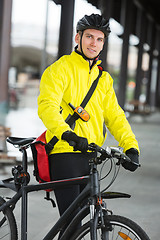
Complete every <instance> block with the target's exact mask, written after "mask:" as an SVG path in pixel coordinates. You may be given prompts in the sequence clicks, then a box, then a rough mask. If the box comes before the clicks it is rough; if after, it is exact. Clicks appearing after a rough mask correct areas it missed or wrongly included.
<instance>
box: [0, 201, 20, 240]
mask: <svg viewBox="0 0 160 240" xmlns="http://www.w3.org/2000/svg"><path fill="white" fill-rule="evenodd" d="M3 203H5V200H4V199H3V198H2V197H0V206H1V205H2V204H3ZM0 239H2V240H17V239H18V234H17V225H16V221H15V217H14V215H13V212H12V210H11V209H10V208H9V207H7V208H6V209H5V211H4V212H0Z"/></svg>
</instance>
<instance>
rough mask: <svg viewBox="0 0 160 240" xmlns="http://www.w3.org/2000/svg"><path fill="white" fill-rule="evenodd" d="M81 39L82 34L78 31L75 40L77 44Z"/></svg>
mask: <svg viewBox="0 0 160 240" xmlns="http://www.w3.org/2000/svg"><path fill="white" fill-rule="evenodd" d="M79 41H80V35H79V33H77V34H76V36H75V42H76V43H77V44H79Z"/></svg>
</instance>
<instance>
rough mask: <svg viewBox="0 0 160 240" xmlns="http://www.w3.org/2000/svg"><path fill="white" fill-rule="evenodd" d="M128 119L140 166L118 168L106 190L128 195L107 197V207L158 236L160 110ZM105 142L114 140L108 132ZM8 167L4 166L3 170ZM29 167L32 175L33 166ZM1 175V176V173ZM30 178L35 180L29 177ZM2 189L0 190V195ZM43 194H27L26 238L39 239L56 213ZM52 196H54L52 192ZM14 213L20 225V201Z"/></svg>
mask: <svg viewBox="0 0 160 240" xmlns="http://www.w3.org/2000/svg"><path fill="white" fill-rule="evenodd" d="M129 122H130V123H131V126H132V129H133V132H134V133H135V135H136V137H137V140H138V141H139V145H140V149H141V155H140V161H141V165H142V166H141V168H139V169H138V170H137V171H136V172H134V173H132V172H129V171H126V170H124V169H123V168H121V169H120V173H119V176H118V178H117V179H116V181H115V183H114V184H113V185H112V186H111V187H110V189H109V190H110V191H120V192H126V193H129V194H131V195H132V197H131V199H119V200H118V199H114V200H109V201H108V209H111V210H113V212H114V214H119V215H123V216H126V217H129V218H131V219H132V220H134V221H135V222H137V223H138V224H139V225H140V226H141V227H142V228H143V229H144V230H145V231H146V232H147V233H148V235H149V236H150V239H151V240H153V239H155V240H158V239H159V236H160V224H159V218H160V113H155V114H152V115H151V116H146V117H141V116H132V117H130V118H129ZM105 144H107V145H116V144H117V143H116V141H115V140H114V139H113V137H112V136H111V135H110V134H109V135H108V139H107V141H106V143H105ZM9 168H10V167H6V168H5V170H6V172H8V170H9ZM29 168H30V171H31V175H32V169H33V166H32V165H31V166H30V167H29ZM106 168H107V166H106ZM106 171H107V169H106ZM1 177H4V175H3V173H1ZM32 182H35V180H34V179H33V177H32ZM105 185H106V182H105V183H104V182H103V186H105ZM6 191H7V190H0V193H1V194H0V195H3V193H5V192H6ZM9 194H10V193H9ZM44 196H45V193H44V192H37V193H31V194H30V195H29V215H28V217H29V221H28V239H29V240H40V239H43V236H44V235H45V233H46V232H47V230H48V229H50V228H51V226H52V225H53V223H54V222H55V220H56V219H57V217H58V212H57V208H54V209H53V208H52V207H51V204H50V202H47V201H45V200H43V197H44ZM52 196H53V197H54V194H53V193H52ZM15 214H16V217H17V220H18V221H17V222H18V226H19V228H20V203H19V205H18V206H17V207H16V210H15ZM19 239H20V237H19Z"/></svg>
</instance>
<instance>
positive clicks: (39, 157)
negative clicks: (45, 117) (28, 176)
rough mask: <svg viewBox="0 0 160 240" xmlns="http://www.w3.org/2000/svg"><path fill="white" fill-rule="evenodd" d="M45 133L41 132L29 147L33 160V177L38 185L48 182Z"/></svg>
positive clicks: (48, 169)
mask: <svg viewBox="0 0 160 240" xmlns="http://www.w3.org/2000/svg"><path fill="white" fill-rule="evenodd" d="M45 146H46V131H45V132H43V133H42V134H41V135H40V136H39V137H38V138H37V139H36V140H35V142H34V143H33V144H32V145H31V149H32V154H33V160H34V173H33V174H34V176H35V177H36V180H37V181H38V182H39V183H42V182H50V181H51V179H50V168H49V159H48V154H47V153H46V149H45Z"/></svg>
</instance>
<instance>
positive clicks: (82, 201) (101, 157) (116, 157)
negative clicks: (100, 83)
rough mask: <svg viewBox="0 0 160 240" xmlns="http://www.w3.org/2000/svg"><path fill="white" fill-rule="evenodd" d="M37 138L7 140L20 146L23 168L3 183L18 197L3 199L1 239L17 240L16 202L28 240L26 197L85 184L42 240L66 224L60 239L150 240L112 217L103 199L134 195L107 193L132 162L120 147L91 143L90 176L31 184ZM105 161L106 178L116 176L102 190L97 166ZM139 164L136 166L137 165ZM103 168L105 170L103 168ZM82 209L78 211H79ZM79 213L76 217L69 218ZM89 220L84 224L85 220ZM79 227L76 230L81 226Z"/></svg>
mask: <svg viewBox="0 0 160 240" xmlns="http://www.w3.org/2000/svg"><path fill="white" fill-rule="evenodd" d="M34 140H35V138H14V137H9V138H8V139H7V141H8V142H9V143H11V144H13V145H14V146H16V147H18V148H19V150H20V151H21V152H22V165H18V166H15V167H13V168H12V174H13V177H11V178H9V179H5V180H1V181H0V188H9V189H11V190H13V191H15V192H16V193H15V195H14V196H13V197H12V198H10V199H9V200H7V199H6V200H4V198H2V197H0V214H1V215H0V239H3V240H8V239H10V240H17V239H18V231H17V225H16V220H15V217H14V214H13V210H14V208H15V206H16V203H17V202H18V200H19V199H20V198H22V203H21V207H22V212H21V219H22V221H21V240H27V196H28V193H29V192H34V191H40V190H46V189H56V188H59V187H66V186H69V185H73V184H84V183H86V187H85V188H84V190H83V191H82V192H81V194H80V195H79V196H78V197H77V198H76V199H75V201H74V202H73V203H72V204H71V205H70V207H69V208H68V209H67V210H66V211H65V213H64V214H63V215H62V216H61V217H60V218H59V219H58V221H57V222H56V223H55V225H54V226H53V227H52V228H51V230H50V231H49V232H48V233H47V234H46V236H45V237H44V238H43V240H51V239H54V238H55V237H56V236H57V234H58V233H59V232H60V230H61V229H62V228H63V226H64V224H66V223H67V227H66V229H65V231H64V233H63V235H62V236H61V237H60V240H80V239H91V240H98V239H104V240H111V239H112V240H116V239H117V240H118V239H125V240H133V239H134V240H136V239H137V240H149V237H148V236H147V234H146V233H145V232H144V230H143V229H142V228H141V227H140V226H139V225H137V224H136V223H135V222H133V221H132V220H130V219H128V218H125V217H123V216H118V215H113V213H112V211H110V210H108V209H107V207H106V203H105V201H104V200H106V199H112V198H130V197H131V195H129V194H126V193H121V192H106V190H107V189H108V188H109V187H110V186H111V184H112V183H113V182H114V181H115V179H116V177H117V175H118V172H119V168H120V165H121V164H122V163H123V162H124V161H131V160H130V159H129V158H128V157H127V156H126V155H125V154H124V153H123V152H122V150H121V149H120V148H118V147H116V148H115V147H114V148H113V147H107V148H106V149H104V148H101V147H99V146H97V145H96V144H94V143H92V144H90V145H89V147H88V149H89V150H90V151H93V152H95V153H96V155H97V156H96V157H95V158H93V159H91V160H90V162H89V164H90V174H89V175H88V176H81V177H77V178H72V179H65V180H58V181H51V182H46V183H41V184H29V182H30V175H29V173H28V171H27V168H28V163H27V151H26V149H27V148H29V147H30V146H31V145H32V144H33V142H34ZM105 161H110V169H109V170H108V173H107V174H106V176H104V178H106V177H108V176H109V175H110V173H111V171H112V172H113V176H112V178H111V180H110V183H109V184H108V186H106V187H105V189H103V190H102V191H101V190H100V183H101V178H100V174H99V170H98V169H97V166H98V165H100V164H102V163H103V165H104V163H105ZM135 164H136V163H135ZM103 165H101V166H102V168H103ZM78 208H79V211H76V210H77V209H78ZM75 211H76V214H75V216H74V217H73V218H72V219H71V218H70V216H71V215H72V213H73V212H75ZM87 217H89V220H87V221H86V222H85V219H86V218H87ZM80 222H81V223H82V225H81V226H80V227H78V228H77V227H76V226H77V225H78V224H79V223H80Z"/></svg>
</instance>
